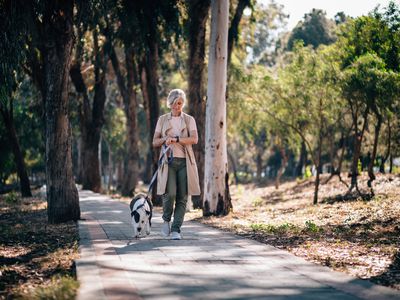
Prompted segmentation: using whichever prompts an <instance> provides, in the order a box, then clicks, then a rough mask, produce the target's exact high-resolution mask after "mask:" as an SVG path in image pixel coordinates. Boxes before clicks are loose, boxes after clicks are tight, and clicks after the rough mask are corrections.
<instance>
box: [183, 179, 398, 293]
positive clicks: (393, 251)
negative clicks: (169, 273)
mask: <svg viewBox="0 0 400 300" xmlns="http://www.w3.org/2000/svg"><path fill="white" fill-rule="evenodd" d="M326 179H327V177H326V176H323V178H322V182H324V181H326ZM359 180H360V182H361V185H360V188H361V189H362V191H364V192H366V191H367V188H366V185H365V184H364V183H365V182H366V177H365V175H364V176H363V177H361V178H360V179H359ZM374 189H375V196H374V197H373V198H372V199H371V200H369V201H365V200H362V199H358V198H353V199H351V197H350V199H347V200H344V198H343V197H342V196H343V195H344V194H346V192H347V187H346V186H345V185H344V184H343V183H341V182H340V181H339V180H338V179H337V177H336V178H333V179H332V180H330V181H329V182H328V183H327V184H323V185H322V186H321V188H320V192H319V195H320V203H319V204H318V205H313V204H312V200H313V192H314V185H313V181H312V179H310V180H306V181H303V182H296V181H291V182H286V183H284V184H282V185H281V186H280V187H279V189H278V190H276V189H275V188H274V186H266V187H259V186H256V185H251V184H249V185H238V186H231V195H232V202H233V212H232V213H231V214H229V215H228V216H225V217H209V218H202V217H201V212H198V211H197V212H191V213H189V214H188V215H187V216H188V218H187V219H196V220H199V221H201V222H203V223H205V224H209V225H212V226H215V227H218V228H221V229H224V230H228V231H231V232H235V233H237V234H240V235H242V236H245V237H249V238H252V239H256V240H258V241H260V242H263V243H267V244H270V245H273V246H275V247H278V248H281V249H286V250H288V251H290V252H292V253H293V254H295V255H297V256H301V257H303V258H305V259H307V260H309V261H313V262H315V263H319V264H322V265H326V266H328V267H331V268H333V269H335V270H338V271H342V272H346V273H348V274H351V275H353V276H357V277H359V278H363V279H369V280H371V281H373V282H375V283H378V284H382V285H385V286H390V287H393V288H396V289H400V252H399V249H400V196H399V195H400V176H398V175H397V176H395V175H379V174H378V176H377V180H376V181H375V182H374Z"/></svg>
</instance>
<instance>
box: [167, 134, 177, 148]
mask: <svg viewBox="0 0 400 300" xmlns="http://www.w3.org/2000/svg"><path fill="white" fill-rule="evenodd" d="M176 142H177V138H176V137H172V136H168V137H167V140H166V141H165V144H166V145H167V146H169V145H171V144H174V143H176Z"/></svg>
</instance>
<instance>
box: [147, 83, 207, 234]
mask: <svg viewBox="0 0 400 300" xmlns="http://www.w3.org/2000/svg"><path fill="white" fill-rule="evenodd" d="M185 102H186V95H185V93H184V92H183V91H182V90H180V89H174V90H172V91H171V92H170V93H169V95H168V98H167V106H168V108H170V109H171V112H169V113H167V114H165V115H162V116H161V117H160V118H159V119H158V121H157V125H156V129H155V132H154V137H153V147H161V146H162V145H163V144H165V145H167V146H170V148H172V153H173V159H172V162H171V163H170V164H167V163H163V164H162V165H161V166H160V167H159V168H158V175H157V195H162V199H163V216H162V218H163V220H164V223H163V225H162V228H161V233H162V235H163V236H164V237H167V236H169V235H170V234H171V239H174V240H180V239H181V238H182V236H181V226H182V223H183V219H184V216H185V212H186V203H187V196H188V195H200V186H199V176H198V172H197V165H196V161H195V157H194V153H193V149H192V145H193V144H197V141H198V135H197V127H196V122H195V120H194V118H193V117H192V116H189V115H188V114H185V113H184V112H183V111H182V109H183V107H184V106H185ZM164 161H165V160H164ZM174 205H175V209H174ZM172 213H173V214H174V220H173V222H172V226H170V221H171V216H172Z"/></svg>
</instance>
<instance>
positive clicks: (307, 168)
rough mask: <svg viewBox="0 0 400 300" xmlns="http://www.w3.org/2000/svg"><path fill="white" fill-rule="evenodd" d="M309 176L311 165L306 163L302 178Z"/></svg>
mask: <svg viewBox="0 0 400 300" xmlns="http://www.w3.org/2000/svg"><path fill="white" fill-rule="evenodd" d="M311 177H312V172H311V167H310V166H308V165H307V166H306V167H305V170H304V174H303V179H308V178H311Z"/></svg>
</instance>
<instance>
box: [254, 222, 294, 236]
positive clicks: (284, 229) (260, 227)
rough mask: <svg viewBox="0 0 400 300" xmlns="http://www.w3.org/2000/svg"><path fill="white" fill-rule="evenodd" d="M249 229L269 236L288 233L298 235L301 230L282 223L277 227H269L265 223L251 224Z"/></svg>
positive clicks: (292, 225)
mask: <svg viewBox="0 0 400 300" xmlns="http://www.w3.org/2000/svg"><path fill="white" fill-rule="evenodd" d="M250 228H251V229H252V230H253V231H255V232H257V231H260V232H263V233H270V234H277V235H279V234H288V233H299V232H300V231H301V229H300V228H299V227H298V226H296V225H294V224H291V223H284V224H281V225H278V226H275V225H271V224H265V223H253V224H251V225H250Z"/></svg>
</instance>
